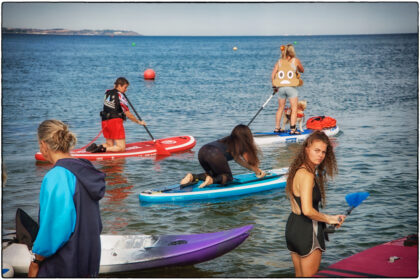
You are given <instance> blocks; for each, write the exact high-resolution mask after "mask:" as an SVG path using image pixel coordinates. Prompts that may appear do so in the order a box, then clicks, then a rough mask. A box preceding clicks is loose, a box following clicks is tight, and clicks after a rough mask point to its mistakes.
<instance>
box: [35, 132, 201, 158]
mask: <svg viewBox="0 0 420 280" xmlns="http://www.w3.org/2000/svg"><path fill="white" fill-rule="evenodd" d="M156 141H158V142H159V143H160V145H161V147H163V148H165V150H167V151H168V152H170V153H177V152H183V151H188V150H191V149H192V148H194V146H195V144H196V141H195V139H194V137H192V136H175V137H170V138H163V139H156ZM70 154H71V155H72V156H73V157H75V158H85V159H88V160H102V159H114V158H122V157H137V156H151V155H155V154H156V144H155V143H154V142H153V141H152V140H149V141H143V142H136V143H129V144H126V146H125V151H124V152H109V153H107V152H105V153H89V152H86V151H85V148H82V149H75V150H72V151H71V152H70ZM35 159H36V160H39V161H45V158H44V157H43V156H42V154H41V153H40V152H37V153H36V154H35Z"/></svg>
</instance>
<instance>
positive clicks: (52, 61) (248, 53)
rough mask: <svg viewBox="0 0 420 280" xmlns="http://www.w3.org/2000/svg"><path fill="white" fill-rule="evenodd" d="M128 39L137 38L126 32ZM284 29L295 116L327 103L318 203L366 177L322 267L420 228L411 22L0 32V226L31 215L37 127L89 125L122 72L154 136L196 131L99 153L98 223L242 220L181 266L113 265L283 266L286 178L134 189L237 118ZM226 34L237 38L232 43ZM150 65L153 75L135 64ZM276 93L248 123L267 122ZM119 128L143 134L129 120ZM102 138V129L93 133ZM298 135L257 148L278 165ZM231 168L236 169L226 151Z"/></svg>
mask: <svg viewBox="0 0 420 280" xmlns="http://www.w3.org/2000/svg"><path fill="white" fill-rule="evenodd" d="M133 43H134V44H133ZM287 43H294V46H295V49H296V52H297V57H299V58H300V60H301V61H302V64H303V66H304V68H305V72H304V73H303V75H302V78H303V80H304V85H303V86H302V87H300V88H299V98H301V99H305V100H307V102H308V106H307V109H306V111H305V114H306V117H307V118H308V117H311V116H318V115H326V116H332V117H334V118H336V119H337V122H338V125H339V127H340V129H341V132H340V134H339V135H337V136H336V137H334V139H333V141H334V145H335V153H336V157H337V161H338V167H339V174H338V176H337V177H336V178H335V179H334V180H333V181H330V183H329V184H328V189H327V205H326V207H325V208H324V209H322V210H321V211H322V212H325V213H328V214H339V213H344V211H345V210H346V209H347V203H346V201H345V196H346V195H347V194H349V193H353V192H360V191H367V192H370V196H369V198H368V199H367V200H366V201H364V202H363V203H362V204H361V205H360V206H359V207H357V208H356V209H355V210H354V211H353V212H352V213H351V215H350V216H349V217H348V218H347V220H346V222H345V223H344V224H343V226H342V228H340V229H339V230H338V231H337V232H336V233H334V234H333V235H331V236H330V242H327V251H326V252H325V253H324V254H323V259H322V263H321V268H322V267H326V266H328V265H330V264H332V263H334V262H336V261H338V260H340V259H342V258H345V257H348V256H350V255H352V254H354V253H357V252H360V251H362V250H364V249H367V248H370V247H372V246H374V245H377V244H380V243H383V242H387V241H390V240H393V239H397V238H400V237H403V236H405V235H408V234H411V233H416V232H417V231H418V216H417V213H418V35H417V34H411V35H410V34H405V35H403V34H402V35H366V36H356V35H354V36H299V37H142V36H139V37H90V36H42V35H39V36H37V35H3V36H2V162H3V164H4V165H3V166H4V167H5V170H6V171H7V176H8V177H7V182H6V184H5V186H4V187H3V189H2V228H3V229H13V228H14V223H15V222H14V218H15V212H16V209H17V208H18V207H20V208H22V209H24V210H25V211H26V212H28V213H29V214H30V215H31V216H32V217H34V218H35V219H37V217H38V203H39V190H40V185H41V182H42V178H43V176H44V175H45V174H46V172H47V171H48V170H49V169H50V168H51V165H49V164H41V163H37V162H36V161H35V159H34V154H35V153H36V152H37V151H38V149H39V148H38V142H37V136H36V133H37V127H38V125H39V124H40V123H41V122H42V121H43V120H46V119H59V120H62V121H65V122H66V123H68V124H69V125H70V129H71V130H72V131H73V132H75V133H76V134H77V136H78V145H77V147H82V146H84V145H86V144H87V143H89V142H90V141H91V140H92V139H93V138H94V137H95V136H96V135H97V134H98V133H99V131H100V129H101V128H100V117H99V112H100V111H101V109H102V102H103V94H104V92H105V90H106V89H110V88H112V87H113V82H114V81H115V79H116V78H118V77H120V76H124V77H126V78H127V79H128V80H129V81H130V87H129V89H128V91H127V95H128V97H129V99H130V101H131V103H133V106H135V109H136V111H137V112H138V113H139V114H140V116H141V117H142V118H143V119H144V120H145V121H146V122H147V124H148V128H149V130H150V131H151V133H152V134H153V136H154V137H155V138H164V137H170V136H177V135H193V136H194V137H195V138H196V140H197V145H196V147H195V148H194V149H192V151H190V152H186V153H181V154H176V155H173V156H171V157H167V158H164V159H160V160H159V159H156V158H155V157H147V158H139V157H135V158H125V159H118V160H104V161H96V162H94V165H95V166H96V167H97V168H99V169H100V170H102V171H103V172H105V173H106V174H107V178H106V182H107V190H106V194H105V197H104V199H102V200H101V202H100V207H101V215H102V220H103V225H104V228H103V233H107V234H154V235H161V234H184V233H203V232H214V231H221V230H227V229H230V228H233V227H240V226H244V225H247V224H253V225H254V229H253V231H252V232H251V235H250V237H249V238H248V239H247V240H245V242H244V243H243V244H241V245H240V246H239V247H238V248H236V249H235V250H233V251H231V252H229V253H228V254H226V255H224V256H221V257H219V258H217V259H214V260H212V261H208V262H205V263H201V264H197V265H194V266H188V267H175V268H160V269H152V270H148V271H139V272H132V273H128V274H123V276H129V277H223V278H226V277H291V276H293V265H292V261H291V258H290V255H289V252H288V251H287V247H286V242H285V237H284V231H285V224H286V219H287V217H288V215H289V213H290V204H289V201H288V199H287V198H286V197H285V193H284V190H276V191H270V192H266V193H260V194H254V195H250V196H245V197H238V198H235V199H230V200H220V201H207V202H206V201H203V202H193V203H188V204H158V205H142V204H140V202H139V199H138V194H139V193H140V192H141V191H143V190H147V189H151V188H154V187H161V186H165V185H171V184H174V183H176V182H178V181H179V180H180V179H181V178H183V176H184V175H185V174H186V173H187V172H201V167H200V165H199V163H198V160H197V152H198V150H199V148H200V147H201V146H202V145H204V144H206V143H208V142H210V141H213V140H215V139H218V138H221V137H224V136H226V135H228V134H229V133H230V132H231V130H232V129H233V127H234V126H235V125H237V124H240V123H244V124H247V123H248V121H249V120H250V119H251V118H252V117H253V116H254V115H255V113H256V112H257V111H258V109H259V108H260V107H261V106H262V104H263V103H264V102H265V101H266V100H267V99H268V98H269V96H270V95H271V93H272V88H271V80H270V76H271V71H272V68H273V66H274V64H275V62H276V61H277V59H278V58H279V55H280V50H279V47H280V45H282V44H287ZM234 47H237V50H236V51H235V50H233V48H234ZM147 68H152V69H154V70H155V72H156V75H157V77H156V79H155V80H154V81H145V80H144V79H143V72H144V71H145V70H146V69H147ZM276 109H277V97H275V98H273V99H272V100H271V102H270V103H269V104H268V105H267V106H266V107H265V109H264V110H263V111H262V112H261V113H260V114H259V115H258V117H257V118H256V119H255V121H254V122H253V123H252V124H251V129H252V130H253V131H254V132H264V131H272V130H273V129H274V126H275V124H274V115H275V112H276ZM125 128H126V134H127V142H135V141H142V140H148V139H150V138H149V136H148V134H147V133H146V131H145V130H144V128H143V127H142V126H139V125H136V124H134V123H133V122H130V121H127V122H126V124H125ZM101 141H103V138H102V137H101V138H100V139H99V140H98V141H97V142H98V143H100V142H101ZM300 145H301V144H287V145H286V144H275V145H268V146H264V147H262V148H261V150H262V154H263V157H262V159H261V162H262V163H261V167H262V169H265V170H266V169H271V168H281V167H287V166H288V165H289V164H290V160H291V159H292V157H293V156H294V154H295V153H296V151H297V150H298V149H299V147H300ZM230 165H231V168H232V171H233V173H245V172H247V170H245V169H243V168H242V167H240V166H239V165H237V164H236V163H234V162H232V163H231V164H230Z"/></svg>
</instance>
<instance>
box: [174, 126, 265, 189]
mask: <svg viewBox="0 0 420 280" xmlns="http://www.w3.org/2000/svg"><path fill="white" fill-rule="evenodd" d="M232 159H233V160H235V161H236V162H237V163H238V164H240V165H241V166H243V167H245V168H247V169H249V170H251V171H253V172H255V174H256V176H257V177H258V178H262V177H264V176H265V175H266V174H265V172H264V171H262V170H261V169H259V167H258V166H259V163H260V161H259V159H258V149H257V147H256V145H255V143H254V138H253V136H252V133H251V130H250V129H249V127H248V126H246V125H243V124H240V125H237V126H236V127H235V128H234V129H233V130H232V133H231V134H230V135H229V136H227V137H225V138H223V139H219V140H217V141H214V142H211V143H208V144H206V145H204V146H203V147H201V148H200V150H199V152H198V161H199V162H200V164H201V166H202V167H203V169H204V171H205V173H201V174H191V173H188V174H187V175H186V176H185V177H184V179H182V180H181V185H183V184H187V183H190V182H193V181H196V180H201V181H204V182H203V183H202V184H201V185H200V186H199V188H203V187H205V186H208V185H211V184H222V185H224V184H226V183H227V182H229V181H232V180H233V176H232V171H231V170H230V167H229V164H228V161H230V160H232Z"/></svg>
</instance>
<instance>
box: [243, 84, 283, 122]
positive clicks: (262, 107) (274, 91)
mask: <svg viewBox="0 0 420 280" xmlns="http://www.w3.org/2000/svg"><path fill="white" fill-rule="evenodd" d="M276 92H277V91H276V90H275V89H274V90H273V93H272V94H271V95H270V97H269V98H268V99H267V101H265V103H264V104H263V105H262V106H261V108H260V109H259V110H258V112H257V113H256V114H255V116H254V117H253V118H252V119H251V121H250V122H249V123H248V124H247V126H249V125H250V124H251V123H252V122H253V121H254V120H255V118H256V117H257V116H258V114H259V113H260V112H261V111H262V110H263V109H264V107H265V106H266V105H267V104H268V102H270V100H271V98H273V96H274V95H275V94H276Z"/></svg>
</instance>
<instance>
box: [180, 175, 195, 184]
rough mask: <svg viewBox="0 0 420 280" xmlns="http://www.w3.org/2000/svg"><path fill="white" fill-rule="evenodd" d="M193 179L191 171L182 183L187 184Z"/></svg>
mask: <svg viewBox="0 0 420 280" xmlns="http://www.w3.org/2000/svg"><path fill="white" fill-rule="evenodd" d="M192 180H193V175H192V174H191V173H188V174H187V175H185V177H184V179H182V180H181V183H180V184H181V185H185V184H188V183H191V182H192Z"/></svg>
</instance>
